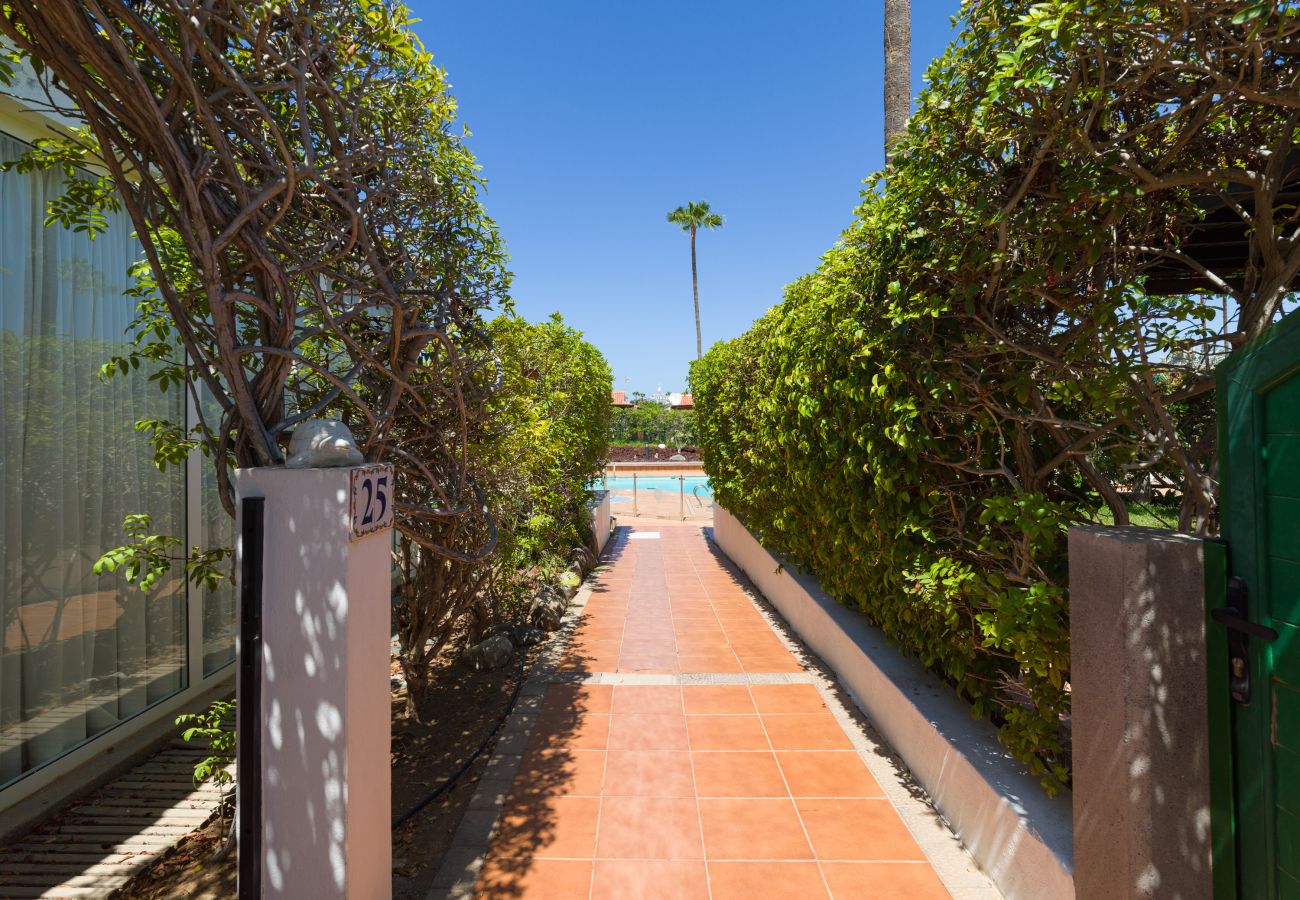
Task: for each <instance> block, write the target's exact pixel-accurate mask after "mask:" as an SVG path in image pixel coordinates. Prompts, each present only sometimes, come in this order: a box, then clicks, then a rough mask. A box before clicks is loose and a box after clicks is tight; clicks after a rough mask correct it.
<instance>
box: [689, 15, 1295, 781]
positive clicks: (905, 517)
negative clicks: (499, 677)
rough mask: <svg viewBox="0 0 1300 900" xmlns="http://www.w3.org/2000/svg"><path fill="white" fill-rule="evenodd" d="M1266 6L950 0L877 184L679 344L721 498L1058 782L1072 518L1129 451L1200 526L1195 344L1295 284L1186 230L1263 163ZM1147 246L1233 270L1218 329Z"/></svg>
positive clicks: (1171, 257)
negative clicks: (746, 319)
mask: <svg viewBox="0 0 1300 900" xmlns="http://www.w3.org/2000/svg"><path fill="white" fill-rule="evenodd" d="M1259 8H1260V9H1261V10H1263V11H1262V12H1260V13H1259V15H1258V16H1252V17H1250V18H1249V19H1240V18H1239V19H1237V20H1235V21H1234V20H1233V17H1232V15H1231V14H1230V12H1229V11H1230V10H1231V9H1232V5H1231V4H1219V3H1209V4H1201V5H1196V6H1195V8H1194V9H1192V10H1191V11H1190V12H1189V7H1187V6H1186V4H1180V3H1176V2H1173V0H1168V2H1165V0H1155V2H1152V3H1145V4H1133V3H1127V2H1118V0H1115V2H1104V3H1083V2H1075V0H1053V2H1041V3H1032V4H1031V3H1027V2H1006V0H974V2H970V3H967V4H964V5H963V8H962V13H961V18H962V19H963V23H964V30H963V34H962V38H961V40H960V41H959V42H957V43H956V44H954V45H953V46H952V47H950V48H949V49H948V51H947V52H946V53H945V55H944V56H943V57H942V58H941V59H940V60H938V61H937V62H936V63H935V64H934V65H932V66H931V67H930V70H929V72H928V73H927V80H928V82H929V87H927V89H926V90H924V91H923V92H922V93H921V95H920V97H919V99H918V101H917V104H916V113H915V115H914V116H913V118H912V119H911V120H910V122H909V128H908V132H907V134H906V135H904V136H903V137H902V138H901V139H900V140H899V142H898V143H897V144H896V145H895V146H894V155H893V158H892V162H891V167H890V168H889V169H888V170H887V172H885V173H884V174H883V175H882V176H880V177H879V178H878V179H876V180H875V181H873V184H877V185H879V182H880V181H883V182H884V184H883V188H882V189H881V190H879V191H876V190H868V191H866V192H864V195H863V201H862V204H861V206H860V207H859V209H858V210H857V214H856V217H855V220H854V222H853V223H852V225H851V226H850V227H849V228H848V229H847V230H846V231H845V232H844V234H843V236H842V238H841V240H840V242H839V243H838V244H837V245H836V246H835V247H834V248H833V249H832V250H831V251H830V252H829V253H827V255H826V256H825V257H824V260H823V263H822V265H821V267H820V268H819V269H818V270H817V271H816V272H815V273H813V274H811V275H808V276H806V277H804V278H802V279H800V280H799V281H797V282H795V283H794V284H793V285H791V286H790V287H789V288H788V289H787V291H786V295H785V299H784V302H782V303H781V304H780V305H778V306H776V307H774V308H773V309H771V310H770V311H769V312H768V313H767V314H766V315H765V316H764V317H763V318H762V319H760V320H759V321H758V322H756V323H755V324H754V326H753V327H752V328H751V329H750V331H748V332H747V333H745V334H744V335H742V336H740V337H738V338H736V339H734V340H732V341H728V342H725V343H720V344H717V345H715V346H714V347H713V348H712V349H711V350H710V351H709V353H708V354H706V355H705V357H704V358H703V359H702V360H700V361H698V362H696V363H695V364H694V365H693V366H692V369H691V389H692V393H693V395H694V397H695V403H696V413H697V415H696V419H697V430H698V433H699V439H700V444H701V447H702V450H703V455H704V461H705V466H706V469H707V471H708V473H709V476H710V479H711V481H712V483H713V486H714V488H715V491H716V497H717V500H718V502H719V503H720V504H721V505H722V506H724V507H726V508H727V509H729V510H731V511H732V512H734V513H736V514H737V515H739V516H740V517H741V518H742V519H743V520H744V522H745V524H746V526H747V527H749V528H750V529H751V531H753V532H754V533H755V534H756V535H757V536H758V537H760V539H761V540H763V541H764V543H765V544H767V545H768V546H769V547H770V548H771V549H773V550H775V551H778V552H780V553H783V554H785V555H786V556H787V558H788V559H790V560H791V562H792V563H794V564H796V565H798V566H800V567H802V568H804V569H806V570H808V571H809V572H811V573H812V574H814V575H815V576H816V577H817V578H818V579H819V580H820V581H821V583H822V585H823V586H824V587H825V588H826V589H827V590H828V591H829V592H830V593H831V594H832V595H833V596H835V597H836V598H837V599H838V600H839V601H840V602H842V603H845V604H848V605H851V606H854V607H857V608H859V609H861V610H862V611H863V612H865V613H866V614H867V616H868V617H869V618H870V619H871V620H872V621H873V622H875V623H876V624H877V625H878V626H880V627H881V629H882V630H883V631H884V632H885V633H886V634H887V635H889V636H890V638H891V639H893V640H894V641H896V642H897V643H898V644H899V645H900V646H901V647H902V648H904V649H905V650H907V651H908V652H910V653H913V654H915V655H916V656H917V657H918V658H919V659H920V660H921V661H922V662H923V663H924V664H925V665H926V666H927V667H929V668H930V669H932V670H933V671H935V672H936V673H938V674H940V675H941V676H943V677H944V678H946V679H947V680H948V681H949V682H950V683H952V684H953V685H954V686H955V687H956V689H957V690H958V691H959V693H960V694H961V695H962V696H963V697H965V698H966V699H967V700H969V701H970V703H971V705H972V708H973V711H974V713H975V714H976V715H984V716H990V717H991V718H993V719H994V720H995V721H996V722H997V723H998V725H999V729H1000V730H999V734H1000V737H1001V738H1002V740H1003V741H1004V742H1005V744H1006V746H1007V747H1008V748H1009V749H1010V750H1011V751H1012V752H1013V753H1014V754H1015V756H1016V757H1018V758H1019V759H1021V760H1024V761H1025V762H1026V763H1028V764H1029V765H1030V767H1031V769H1032V771H1034V773H1035V774H1037V775H1039V776H1040V777H1041V778H1042V780H1043V782H1044V784H1045V786H1046V787H1047V788H1048V789H1049V790H1055V789H1057V788H1058V787H1059V786H1061V785H1062V784H1065V783H1067V782H1068V779H1069V764H1068V763H1069V759H1068V748H1067V746H1066V745H1065V729H1064V728H1063V727H1062V721H1063V719H1064V718H1065V717H1066V716H1068V712H1069V689H1068V683H1069V664H1070V658H1069V641H1068V619H1069V617H1068V602H1067V597H1066V584H1067V565H1066V554H1065V548H1066V532H1067V529H1068V527H1069V526H1070V525H1071V524H1072V523H1075V522H1083V521H1091V520H1095V519H1096V517H1097V510H1098V509H1099V508H1101V507H1102V506H1104V507H1105V508H1106V509H1107V511H1108V513H1109V514H1110V515H1111V516H1112V517H1113V518H1114V520H1115V521H1117V522H1119V523H1120V524H1125V523H1127V522H1128V520H1129V519H1128V510H1127V505H1126V503H1125V500H1124V498H1123V497H1122V496H1121V489H1122V488H1123V487H1124V484H1123V479H1124V478H1126V477H1127V473H1134V472H1140V473H1157V474H1160V475H1162V476H1164V477H1165V478H1166V479H1168V480H1169V481H1172V482H1174V483H1177V484H1180V485H1181V486H1182V495H1181V500H1182V505H1181V508H1180V525H1181V526H1182V527H1184V528H1199V529H1200V530H1202V531H1210V530H1212V529H1213V528H1214V522H1215V518H1216V512H1215V505H1214V504H1215V498H1214V481H1213V471H1214V447H1213V444H1212V442H1210V443H1207V442H1204V441H1198V439H1197V437H1196V435H1195V434H1193V432H1196V433H1198V434H1199V433H1200V432H1202V431H1204V430H1205V429H1204V428H1201V427H1199V425H1198V424H1197V422H1196V421H1194V420H1195V418H1196V416H1198V415H1199V416H1200V417H1201V418H1204V408H1205V399H1206V397H1208V396H1209V394H1208V392H1209V391H1211V390H1212V388H1213V379H1212V374H1211V372H1210V371H1209V369H1208V367H1206V366H1204V365H1202V364H1198V363H1197V362H1196V361H1197V360H1198V359H1202V360H1203V359H1205V358H1206V351H1207V349H1209V348H1213V347H1215V346H1218V345H1220V343H1227V344H1231V345H1236V344H1239V343H1241V342H1242V341H1244V340H1247V339H1248V338H1249V337H1250V336H1252V335H1254V334H1258V333H1259V331H1260V330H1261V329H1263V328H1265V327H1267V325H1268V324H1269V322H1270V321H1273V320H1275V318H1276V317H1277V316H1278V315H1279V314H1281V313H1282V312H1283V311H1284V310H1285V309H1286V308H1287V306H1288V305H1293V304H1292V303H1291V300H1292V299H1293V298H1290V297H1289V295H1288V289H1287V285H1288V284H1289V279H1291V278H1292V277H1294V275H1295V273H1296V271H1297V267H1298V266H1300V253H1297V252H1296V248H1294V247H1292V246H1290V244H1288V243H1286V242H1285V241H1282V242H1277V241H1276V240H1275V238H1276V234H1275V233H1274V232H1270V233H1268V234H1264V233H1263V232H1261V231H1260V230H1259V229H1255V228H1254V227H1253V226H1252V227H1251V228H1250V229H1248V230H1245V229H1244V230H1243V234H1244V235H1245V237H1244V238H1243V240H1246V241H1249V242H1251V249H1250V253H1251V256H1250V258H1251V259H1252V260H1260V261H1261V262H1260V264H1259V267H1258V268H1256V269H1251V270H1248V271H1229V270H1226V269H1225V270H1223V271H1222V272H1220V273H1217V274H1216V273H1214V272H1209V271H1208V270H1206V269H1205V268H1204V266H1200V264H1198V263H1196V262H1195V260H1193V259H1191V258H1190V257H1189V256H1188V255H1187V254H1184V253H1181V252H1180V249H1179V248H1180V245H1181V242H1182V241H1184V240H1185V239H1186V238H1187V237H1188V236H1189V235H1190V234H1192V229H1193V228H1194V226H1195V223H1196V222H1197V220H1198V218H1199V217H1200V215H1201V212H1200V209H1199V207H1198V203H1202V204H1203V203H1206V202H1211V201H1209V200H1207V199H1206V198H1207V197H1209V198H1216V197H1222V196H1223V194H1224V190H1223V185H1225V184H1237V183H1241V184H1253V185H1255V186H1256V187H1257V189H1258V190H1260V191H1263V190H1267V188H1266V187H1265V186H1266V185H1268V184H1276V183H1280V181H1279V180H1278V178H1277V176H1278V174H1279V173H1278V172H1277V171H1274V169H1276V162H1270V161H1271V160H1272V161H1277V160H1279V159H1281V158H1282V156H1283V155H1285V154H1286V153H1289V152H1290V146H1291V144H1290V142H1291V140H1292V139H1293V129H1294V120H1295V117H1294V112H1293V111H1289V110H1288V108H1287V107H1288V104H1289V103H1290V101H1289V100H1287V99H1286V98H1287V97H1288V96H1290V97H1293V96H1294V91H1295V85H1296V79H1297V69H1296V67H1295V66H1294V65H1293V64H1292V63H1290V62H1288V61H1287V60H1288V59H1289V57H1287V55H1286V54H1287V52H1288V51H1287V43H1286V42H1287V41H1288V40H1291V39H1293V37H1292V36H1294V35H1295V34H1296V33H1297V29H1298V28H1300V14H1298V13H1297V11H1296V10H1294V9H1292V8H1280V9H1279V8H1275V7H1273V6H1272V5H1271V4H1270V5H1266V6H1261V7H1259ZM1133 60H1144V63H1143V65H1141V66H1135V65H1132V61H1133ZM1193 60H1194V61H1195V62H1193ZM1261 60H1263V62H1260V61H1261ZM1193 68H1194V69H1195V70H1196V72H1197V74H1196V75H1195V76H1192V75H1191V74H1190V72H1191V70H1192V69H1193ZM1247 68H1248V69H1250V71H1252V72H1255V73H1256V77H1255V80H1253V81H1252V82H1251V86H1250V87H1249V88H1242V87H1241V85H1240V82H1237V83H1236V84H1235V85H1234V81H1233V79H1234V78H1236V77H1237V76H1234V75H1233V74H1232V73H1233V72H1237V71H1245V69H1247ZM1271 165H1272V166H1273V168H1272V169H1270V168H1269V167H1270V166H1271ZM1210 171H1213V172H1215V173H1216V174H1214V175H1212V176H1210V175H1207V174H1206V173H1207V172H1210ZM1269 171H1273V172H1274V176H1273V177H1274V180H1273V181H1269V180H1267V179H1266V178H1265V177H1264V175H1265V174H1266V173H1267V172H1269ZM1193 185H1196V186H1198V187H1197V189H1198V190H1200V191H1202V193H1200V194H1194V193H1193V192H1192V191H1191V190H1190V187H1191V186H1193ZM1256 197H1257V200H1258V205H1257V206H1256V207H1255V210H1256V214H1260V212H1261V211H1262V212H1263V214H1264V215H1266V216H1267V215H1269V208H1270V205H1272V214H1273V215H1274V216H1276V217H1278V221H1282V220H1283V218H1284V217H1289V216H1291V215H1292V213H1293V209H1292V208H1291V207H1288V206H1286V204H1285V203H1284V201H1283V200H1282V199H1278V198H1277V196H1276V195H1272V196H1269V195H1266V194H1259V193H1257V194H1256ZM1194 201H1195V202H1194ZM1243 215H1245V216H1248V215H1249V214H1248V213H1246V214H1243ZM1270 242H1272V243H1270ZM1283 260H1285V262H1283ZM1270 261H1271V262H1270ZM1157 266H1164V267H1165V270H1166V273H1167V271H1168V268H1169V267H1170V266H1174V267H1175V268H1176V267H1178V266H1183V267H1184V269H1182V270H1181V271H1184V272H1185V273H1186V274H1187V276H1188V277H1189V278H1192V279H1193V283H1194V284H1205V285H1212V286H1215V287H1216V289H1217V290H1219V291H1220V292H1221V293H1231V299H1232V308H1233V312H1234V313H1235V316H1234V327H1229V326H1228V325H1227V324H1223V323H1220V325H1219V328H1218V329H1217V330H1216V329H1215V328H1212V327H1211V324H1212V320H1213V318H1214V316H1215V313H1216V309H1217V304H1218V299H1217V298H1213V297H1209V296H1207V295H1206V294H1205V293H1203V292H1201V293H1198V292H1196V291H1195V290H1193V291H1192V292H1191V293H1185V294H1174V295H1170V296H1161V295H1157V294H1156V293H1154V292H1153V291H1148V290H1147V285H1148V282H1149V279H1150V277H1151V275H1150V273H1152V272H1154V271H1156V270H1157ZM1198 266H1199V267H1198ZM1270 266H1271V267H1272V268H1269V267H1270ZM1207 272H1208V274H1207ZM1194 279H1201V281H1199V282H1196V281H1195V280H1194ZM1225 303H1226V301H1225ZM1226 308H1227V306H1226V305H1225V309H1226Z"/></svg>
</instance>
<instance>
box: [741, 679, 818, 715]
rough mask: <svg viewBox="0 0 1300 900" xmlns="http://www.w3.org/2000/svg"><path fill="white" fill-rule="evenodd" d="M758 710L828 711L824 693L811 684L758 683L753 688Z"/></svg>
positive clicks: (770, 711) (764, 712)
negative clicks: (823, 699) (823, 698)
mask: <svg viewBox="0 0 1300 900" xmlns="http://www.w3.org/2000/svg"><path fill="white" fill-rule="evenodd" d="M751 691H752V693H753V695H754V705H755V706H757V707H758V711H759V712H761V713H763V714H764V715H767V714H769V713H818V714H820V713H826V712H828V711H829V710H827V708H826V704H825V703H824V702H823V701H822V695H821V694H820V693H818V691H817V688H815V687H813V686H812V685H811V684H756V685H754V686H753V687H752V688H751Z"/></svg>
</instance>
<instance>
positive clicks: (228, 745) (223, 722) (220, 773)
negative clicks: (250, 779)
mask: <svg viewBox="0 0 1300 900" xmlns="http://www.w3.org/2000/svg"><path fill="white" fill-rule="evenodd" d="M176 724H177V725H184V726H188V727H187V728H186V729H185V730H184V731H182V732H181V738H182V739H184V740H186V741H192V740H194V739H195V738H198V739H200V740H206V741H208V750H209V753H208V755H207V756H206V757H204V758H203V759H201V760H199V761H198V762H197V763H195V764H194V783H195V784H199V783H201V782H203V781H206V780H207V779H208V778H211V779H212V783H213V784H217V785H224V784H231V783H232V782H234V780H235V779H234V778H232V777H231V775H230V772H229V771H227V770H226V766H228V765H230V764H231V763H232V762H234V761H235V741H236V737H235V729H234V724H235V701H234V700H215V701H213V703H212V705H211V706H209V707H208V708H207V709H205V710H204V711H203V712H198V713H184V714H183V715H179V716H177V717H176Z"/></svg>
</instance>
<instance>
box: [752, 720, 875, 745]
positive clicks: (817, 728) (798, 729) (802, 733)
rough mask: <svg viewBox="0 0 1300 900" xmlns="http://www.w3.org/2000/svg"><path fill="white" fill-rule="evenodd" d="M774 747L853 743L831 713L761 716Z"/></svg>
mask: <svg viewBox="0 0 1300 900" xmlns="http://www.w3.org/2000/svg"><path fill="white" fill-rule="evenodd" d="M763 726H764V727H765V728H766V729H767V736H768V737H769V738H771V740H772V749H773V750H852V749H853V744H852V743H851V742H850V741H849V737H848V735H846V734H845V733H844V729H843V728H841V727H840V723H839V722H837V721H836V720H835V718H834V716H831V715H830V714H824V715H820V716H815V715H803V714H796V715H784V716H763Z"/></svg>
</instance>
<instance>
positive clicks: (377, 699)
mask: <svg viewBox="0 0 1300 900" xmlns="http://www.w3.org/2000/svg"><path fill="white" fill-rule="evenodd" d="M374 469H375V467H365V466H362V467H355V468H333V469H285V468H265V469H241V470H239V471H237V472H236V475H235V490H236V494H237V496H238V497H239V498H240V499H241V500H242V499H243V498H246V497H263V498H265V501H266V503H265V518H264V529H265V541H264V571H263V580H262V593H263V600H262V610H263V611H262V642H263V643H262V677H261V680H260V685H261V703H260V709H259V710H258V717H259V719H260V722H261V727H262V736H261V742H260V746H261V756H262V772H261V775H262V803H261V807H262V808H261V823H262V830H261V839H262V852H261V892H260V895H261V897H263V898H291V897H292V898H298V897H310V898H312V900H334V898H339V900H342V898H350V900H375V898H378V900H387V898H389V897H390V896H391V893H392V887H391V886H392V839H391V830H390V829H391V824H392V812H391V799H390V771H391V770H390V763H389V749H390V748H389V744H390V728H391V721H390V716H391V712H390V702H389V696H390V694H389V691H390V688H389V641H390V635H391V628H390V619H391V612H390V610H391V606H390V597H391V590H390V578H391V574H390V573H391V571H392V563H391V559H390V549H391V546H392V530H391V527H380V528H378V529H377V530H369V529H370V528H372V527H373V522H371V523H367V524H366V525H365V526H364V527H358V523H360V522H361V520H362V519H363V518H364V517H365V516H364V513H361V514H359V515H358V517H357V518H356V520H355V522H354V515H353V514H354V511H356V508H357V504H366V503H374V502H375V501H374V498H373V496H366V495H365V492H362V491H358V492H357V493H358V494H359V497H358V499H357V500H356V501H355V502H354V498H353V494H354V492H353V474H354V473H358V472H359V473H362V474H363V475H364V474H366V473H367V471H368V472H369V474H371V475H372V476H373V475H374ZM387 471H388V470H387V468H386V467H385V468H384V472H385V473H386V472H387ZM381 474H382V473H381ZM385 483H386V484H387V485H388V490H389V493H388V497H387V498H386V502H385V505H387V504H391V498H392V495H391V474H389V475H388V481H387V482H385ZM358 486H361V482H360V481H358ZM373 487H374V485H373V484H372V485H371V488H370V493H371V494H373V493H374V491H373ZM378 512H380V510H379V507H378V506H372V507H371V509H370V515H371V519H372V520H374V517H375V514H376V513H378ZM382 513H383V514H382V516H381V517H380V519H379V521H383V520H387V521H388V522H390V523H391V511H390V510H387V509H384V510H382ZM358 532H362V533H360V534H359V533H358ZM237 552H242V548H237ZM248 713H249V711H247V710H241V714H243V715H245V716H247V715H248ZM239 776H240V778H241V779H243V778H245V777H247V776H246V774H245V773H243V772H240V773H239ZM241 887H242V886H241ZM240 893H241V896H242V895H243V893H244V891H243V890H242V889H241V891H240Z"/></svg>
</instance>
